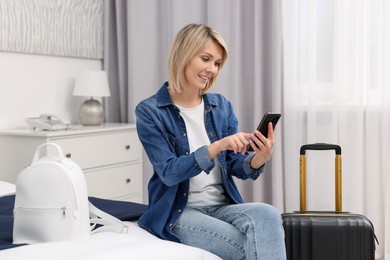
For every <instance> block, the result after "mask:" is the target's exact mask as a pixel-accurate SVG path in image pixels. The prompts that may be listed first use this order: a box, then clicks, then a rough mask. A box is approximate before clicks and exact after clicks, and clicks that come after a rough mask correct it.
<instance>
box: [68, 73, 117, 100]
mask: <svg viewBox="0 0 390 260" xmlns="http://www.w3.org/2000/svg"><path fill="white" fill-rule="evenodd" d="M73 95H74V96H90V97H109V96H110V87H109V85H108V79H107V73H106V72H105V71H103V70H90V71H83V72H81V73H80V74H79V75H78V77H77V78H76V83H75V86H74V90H73Z"/></svg>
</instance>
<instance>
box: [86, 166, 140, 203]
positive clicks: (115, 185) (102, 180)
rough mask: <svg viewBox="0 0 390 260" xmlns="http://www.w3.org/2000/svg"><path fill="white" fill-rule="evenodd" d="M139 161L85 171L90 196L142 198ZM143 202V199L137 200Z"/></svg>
mask: <svg viewBox="0 0 390 260" xmlns="http://www.w3.org/2000/svg"><path fill="white" fill-rule="evenodd" d="M140 173H141V165H140V164H139V163H134V164H132V163H128V164H121V165H115V166H112V167H102V168H99V169H92V170H87V171H84V174H85V178H86V181H87V185H88V194H89V196H93V197H99V198H106V199H116V198H119V199H120V198H125V197H128V198H131V197H134V198H138V199H139V198H142V194H141V192H142V180H141V178H142V174H140ZM135 202H142V201H135Z"/></svg>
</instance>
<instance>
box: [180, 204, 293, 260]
mask: <svg viewBox="0 0 390 260" xmlns="http://www.w3.org/2000/svg"><path fill="white" fill-rule="evenodd" d="M173 232H174V233H175V234H176V235H177V236H179V237H180V239H181V240H182V242H183V243H184V244H186V245H190V246H194V247H199V248H202V249H205V250H207V251H209V252H212V253H214V254H216V255H218V256H219V257H221V258H222V259H224V260H228V259H232V260H239V259H248V260H250V259H261V260H284V259H286V251H285V244H284V229H283V225H282V219H281V216H280V213H279V212H278V210H277V209H276V208H274V207H273V206H271V205H268V204H264V203H244V204H233V205H225V206H218V207H212V208H201V209H195V208H188V207H187V208H185V210H184V211H183V212H182V215H181V217H180V218H179V220H178V222H177V223H176V225H175V226H174V229H173Z"/></svg>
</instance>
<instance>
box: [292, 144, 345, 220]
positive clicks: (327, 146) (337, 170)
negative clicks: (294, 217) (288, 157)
mask: <svg viewBox="0 0 390 260" xmlns="http://www.w3.org/2000/svg"><path fill="white" fill-rule="evenodd" d="M306 150H317V151H318V150H335V153H336V158H335V191H336V192H335V193H336V194H335V204H336V205H335V206H336V212H341V211H342V176H341V147H340V146H339V145H336V144H325V143H315V144H307V145H303V146H302V147H301V151H300V158H299V166H300V173H299V175H300V182H299V186H300V210H301V211H307V210H306Z"/></svg>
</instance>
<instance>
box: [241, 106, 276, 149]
mask: <svg viewBox="0 0 390 260" xmlns="http://www.w3.org/2000/svg"><path fill="white" fill-rule="evenodd" d="M281 116H282V115H281V114H278V113H271V112H268V113H265V114H264V116H263V118H262V119H261V121H260V124H259V126H258V127H257V130H259V131H260V133H261V134H262V135H264V136H265V137H266V138H267V137H268V123H269V122H272V127H273V128H274V129H275V126H276V124H277V123H278V121H279V119H280V117H281ZM246 150H247V151H249V152H253V149H252V146H251V145H250V144H248V147H247V148H246Z"/></svg>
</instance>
